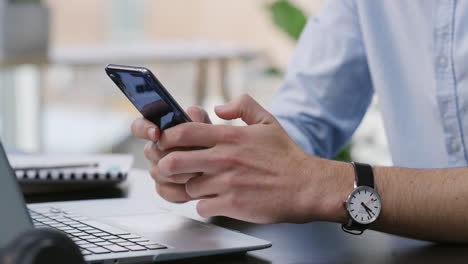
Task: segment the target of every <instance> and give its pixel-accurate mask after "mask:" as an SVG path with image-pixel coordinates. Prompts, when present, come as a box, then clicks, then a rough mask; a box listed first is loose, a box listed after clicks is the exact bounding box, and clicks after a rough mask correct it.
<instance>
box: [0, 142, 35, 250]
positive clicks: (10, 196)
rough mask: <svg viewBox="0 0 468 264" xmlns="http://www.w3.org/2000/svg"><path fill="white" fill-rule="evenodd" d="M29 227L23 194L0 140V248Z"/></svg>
mask: <svg viewBox="0 0 468 264" xmlns="http://www.w3.org/2000/svg"><path fill="white" fill-rule="evenodd" d="M30 228H32V223H31V219H30V217H29V214H28V211H27V209H26V205H25V203H24V199H23V195H22V193H21V190H20V188H19V186H18V182H17V181H16V177H15V174H14V173H13V170H12V169H11V167H10V164H9V163H8V159H7V157H6V154H5V151H4V150H3V146H2V143H1V142H0V248H3V247H4V246H6V244H7V243H8V242H9V241H10V240H11V239H13V238H14V237H15V236H16V235H18V234H19V233H21V232H23V231H25V230H27V229H30Z"/></svg>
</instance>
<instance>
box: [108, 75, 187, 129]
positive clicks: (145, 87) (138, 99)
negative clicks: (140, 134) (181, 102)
mask: <svg viewBox="0 0 468 264" xmlns="http://www.w3.org/2000/svg"><path fill="white" fill-rule="evenodd" d="M108 74H109V76H110V77H111V79H112V80H113V81H114V82H115V83H116V84H117V86H118V87H119V88H120V89H121V90H122V92H123V93H124V94H125V95H126V96H127V98H128V99H129V100H130V101H131V102H132V103H133V105H134V106H135V107H136V108H137V109H138V111H140V113H141V114H142V115H143V116H144V117H145V118H146V119H148V120H150V121H151V122H153V123H154V124H156V125H157V126H158V127H159V129H160V130H161V131H163V130H164V129H167V128H170V127H173V126H175V125H178V124H180V123H184V122H187V121H188V120H187V118H186V115H185V113H184V112H183V111H182V110H179V109H178V108H180V107H178V105H177V103H176V102H175V101H173V99H172V97H170V95H166V94H165V92H164V91H165V89H164V87H162V85H161V84H160V83H159V82H157V81H154V80H153V79H152V78H151V77H150V76H147V75H146V74H144V73H141V72H137V71H135V72H131V71H119V70H112V71H111V72H108ZM166 93H167V92H166ZM171 100H172V102H171Z"/></svg>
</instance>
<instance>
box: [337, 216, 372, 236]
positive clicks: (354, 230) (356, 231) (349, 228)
mask: <svg viewBox="0 0 468 264" xmlns="http://www.w3.org/2000/svg"><path fill="white" fill-rule="evenodd" d="M367 228H369V225H365V224H360V223H358V222H356V221H354V220H353V219H349V221H348V223H346V224H343V225H341V229H343V231H345V232H346V233H350V234H353V235H361V234H362V233H364V231H365V230H366V229H367Z"/></svg>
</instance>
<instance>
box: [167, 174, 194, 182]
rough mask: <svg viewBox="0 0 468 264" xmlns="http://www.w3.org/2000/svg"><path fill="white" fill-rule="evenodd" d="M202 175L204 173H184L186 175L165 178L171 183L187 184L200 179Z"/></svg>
mask: <svg viewBox="0 0 468 264" xmlns="http://www.w3.org/2000/svg"><path fill="white" fill-rule="evenodd" d="M201 175H202V173H184V174H176V175H171V176H169V177H165V178H166V179H167V180H168V181H169V182H172V183H178V184H186V183H187V182H188V181H189V180H190V179H192V178H196V177H200V176H201Z"/></svg>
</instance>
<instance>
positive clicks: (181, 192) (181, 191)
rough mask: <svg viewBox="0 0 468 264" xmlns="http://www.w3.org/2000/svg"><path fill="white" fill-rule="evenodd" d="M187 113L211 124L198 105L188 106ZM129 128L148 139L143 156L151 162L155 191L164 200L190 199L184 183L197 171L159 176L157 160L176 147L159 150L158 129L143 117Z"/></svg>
mask: <svg viewBox="0 0 468 264" xmlns="http://www.w3.org/2000/svg"><path fill="white" fill-rule="evenodd" d="M187 114H188V115H189V116H190V118H191V119H192V121H193V122H202V123H207V124H211V121H210V118H209V117H208V114H207V113H206V112H205V111H204V110H203V109H201V108H199V107H196V106H192V107H190V108H188V109H187ZM131 130H132V134H133V136H135V137H138V138H142V139H146V140H148V141H149V142H148V143H146V145H145V149H144V153H145V157H146V158H147V159H148V160H149V161H150V163H151V169H150V172H151V176H152V177H153V179H154V180H155V181H156V190H157V192H158V193H159V194H160V195H161V196H162V197H164V198H165V199H166V200H168V201H171V202H186V201H189V200H192V198H191V197H190V196H188V194H187V193H186V192H185V183H186V182H187V181H188V180H189V179H190V178H192V177H194V176H197V175H198V174H197V173H186V174H180V175H173V176H172V177H160V174H159V172H158V171H159V170H158V162H159V160H160V159H161V158H163V157H164V156H166V155H167V154H168V153H170V152H171V151H174V150H177V148H175V149H171V150H167V151H162V150H160V149H159V147H158V145H159V139H160V137H161V133H160V130H159V128H158V127H157V126H156V125H155V124H153V123H152V122H151V121H149V120H147V119H145V118H138V119H136V120H135V121H133V123H132V126H131Z"/></svg>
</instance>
